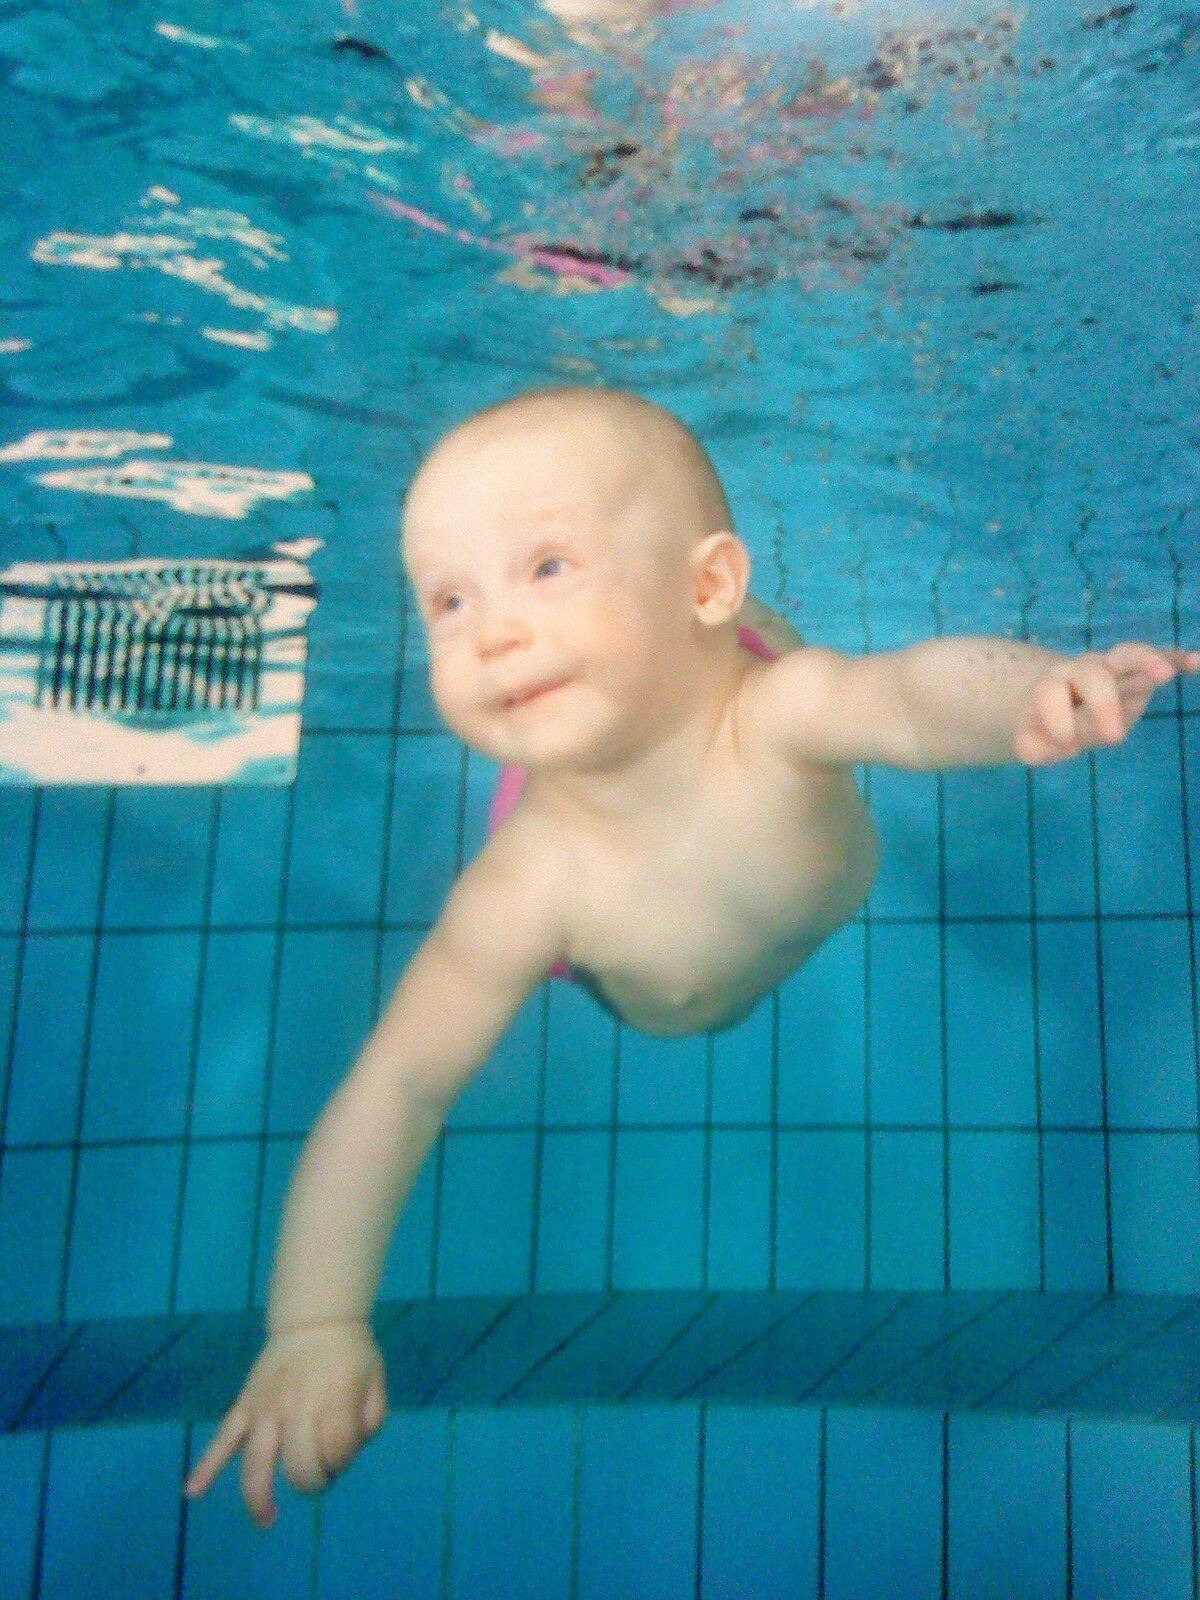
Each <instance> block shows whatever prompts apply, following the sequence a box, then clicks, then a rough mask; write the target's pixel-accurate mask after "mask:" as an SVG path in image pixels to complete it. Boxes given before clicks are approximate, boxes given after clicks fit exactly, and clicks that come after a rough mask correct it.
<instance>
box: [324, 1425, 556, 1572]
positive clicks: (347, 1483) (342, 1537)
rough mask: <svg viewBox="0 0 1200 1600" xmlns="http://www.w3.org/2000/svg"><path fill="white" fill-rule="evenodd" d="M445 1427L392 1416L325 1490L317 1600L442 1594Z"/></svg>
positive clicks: (444, 1541)
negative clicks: (342, 1475)
mask: <svg viewBox="0 0 1200 1600" xmlns="http://www.w3.org/2000/svg"><path fill="white" fill-rule="evenodd" d="M449 1421H450V1419H449V1414H448V1413H447V1412H445V1411H409V1412H403V1411H401V1412H396V1413H394V1414H393V1415H392V1416H391V1417H389V1418H388V1421H387V1423H386V1424H385V1426H384V1428H383V1430H382V1432H381V1433H380V1434H379V1435H378V1437H377V1438H376V1439H375V1440H374V1441H373V1442H372V1443H371V1445H370V1446H369V1448H368V1449H366V1450H364V1451H363V1453H362V1455H360V1456H359V1457H358V1458H357V1460H356V1461H355V1463H354V1470H353V1471H352V1472H348V1473H346V1474H345V1476H344V1477H342V1478H339V1479H338V1480H337V1482H336V1483H334V1485H333V1486H332V1488H331V1489H330V1490H329V1491H328V1493H327V1494H326V1496H325V1499H324V1501H323V1503H322V1507H321V1525H320V1539H319V1544H318V1549H317V1561H318V1567H317V1591H316V1592H317V1596H318V1597H319V1600H368V1597H370V1600H384V1596H387V1597H388V1600H429V1597H430V1596H431V1595H436V1594H440V1593H441V1592H442V1573H443V1570H444V1563H445V1560H446V1556H447V1554H448V1551H447V1548H446V1533H447V1524H446V1513H447V1505H446V1494H447V1487H448V1474H447V1462H448V1456H447V1450H448V1443H449ZM460 1439H461V1434H460ZM534 1566H535V1570H536V1563H535V1564H534Z"/></svg>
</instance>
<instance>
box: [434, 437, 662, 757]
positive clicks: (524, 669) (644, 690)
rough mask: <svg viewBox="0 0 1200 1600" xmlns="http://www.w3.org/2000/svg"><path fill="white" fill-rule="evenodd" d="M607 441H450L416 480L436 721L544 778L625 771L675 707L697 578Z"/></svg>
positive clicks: (626, 465)
mask: <svg viewBox="0 0 1200 1600" xmlns="http://www.w3.org/2000/svg"><path fill="white" fill-rule="evenodd" d="M636 478H637V474H636V471H634V470H633V469H632V465H631V463H630V462H629V461H628V460H623V459H622V457H621V452H620V450H619V449H618V448H617V447H616V446H615V445H614V444H613V441H612V440H611V439H609V438H608V437H607V436H605V435H604V434H603V432H600V433H598V434H597V436H596V437H594V438H586V437H585V438H583V439H581V438H580V436H579V429H578V426H575V428H574V429H573V431H572V432H571V433H568V432H566V431H563V432H562V434H561V436H560V437H557V438H556V437H553V436H550V437H547V430H546V429H544V428H543V429H539V430H537V432H536V433H532V432H531V431H529V430H526V431H524V432H522V431H519V430H516V429H513V428H506V429H503V430H501V431H499V432H497V433H495V434H494V435H488V434H487V433H486V432H485V434H484V436H483V437H482V438H474V439H471V440H470V441H469V442H467V441H462V442H459V441H454V440H452V441H451V442H450V443H449V445H448V447H444V448H443V449H442V450H440V451H439V452H438V453H437V454H436V455H435V456H434V458H433V459H432V460H431V461H430V462H429V463H427V465H426V467H425V468H424V469H423V470H422V472H421V473H420V474H419V475H418V479H417V481H416V483H415V484H414V485H413V489H412V491H411V492H410V494H409V498H408V502H407V504H406V508H405V527H404V550H405V558H406V562H407V565H408V569H409V574H410V577H411V579H412V583H413V587H414V590H415V592H416V595H417V599H418V603H419V605H420V608H421V614H422V617H423V618H424V621H425V625H426V628H427V631H428V637H429V665H430V681H431V685H432V690H433V697H434V700H435V702H436V704H437V706H438V709H439V711H440V712H441V714H442V716H443V717H444V718H445V720H446V722H447V723H448V724H449V726H450V727H451V728H453V729H454V731H455V732H456V733H457V734H458V735H459V736H460V737H461V738H462V739H463V740H465V741H466V742H467V743H468V744H470V745H472V746H474V747H475V748H476V749H478V750H481V751H483V752H485V753H486V754H488V755H490V756H493V757H495V758H496V759H498V760H503V761H508V762H512V763H515V764H517V765H520V766H525V767H531V768H546V767H559V768H567V767H571V768H578V769H587V768H592V767H596V766H599V765H602V764H604V763H607V762H610V761H614V760H619V759H620V758H621V757H622V756H624V755H628V754H629V753H631V752H632V751H633V750H635V749H636V748H637V746H638V744H639V742H640V741H644V740H645V739H647V738H649V737H652V736H653V734H654V732H655V730H656V728H658V727H659V726H662V725H664V719H669V718H670V715H671V714H672V711H673V709H674V708H675V707H677V706H678V704H679V700H680V695H681V693H682V692H683V689H684V685H685V684H686V676H687V674H686V658H687V652H688V649H689V640H690V638H691V626H692V623H691V614H690V609H689V604H688V584H687V567H686V558H685V555H684V554H683V553H682V552H681V550H680V548H679V546H678V541H675V540H672V539H671V538H670V537H669V530H668V529H666V528H665V527H664V526H663V515H662V511H661V508H660V507H657V506H656V504H655V503H654V502H653V500H651V499H649V498H648V497H647V496H645V495H643V494H640V493H639V492H638V485H637V481H636Z"/></svg>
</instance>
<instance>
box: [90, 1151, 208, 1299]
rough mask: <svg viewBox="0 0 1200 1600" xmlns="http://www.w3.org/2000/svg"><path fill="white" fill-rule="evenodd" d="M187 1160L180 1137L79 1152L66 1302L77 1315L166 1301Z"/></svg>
mask: <svg viewBox="0 0 1200 1600" xmlns="http://www.w3.org/2000/svg"><path fill="white" fill-rule="evenodd" d="M182 1164H183V1149H182V1146H181V1145H178V1144H161V1145H129V1146H116V1147H113V1148H106V1147H103V1146H101V1147H98V1148H91V1149H84V1150H83V1151H81V1152H80V1156H79V1175H78V1180H77V1188H76V1192H75V1207H74V1213H73V1217H72V1228H71V1243H70V1259H69V1261H68V1263H67V1292H66V1303H65V1308H64V1309H65V1312H66V1315H67V1316H68V1317H69V1318H70V1319H71V1320H73V1321H90V1320H94V1319H97V1318H104V1317H136V1316H152V1315H154V1314H155V1313H157V1312H163V1311H165V1310H166V1309H167V1300H168V1296H169V1292H170V1283H171V1266H172V1260H173V1256H174V1250H175V1219H176V1214H177V1211H178V1196H179V1188H180V1177H181V1168H182ZM130 1239H136V1240H137V1250H136V1251H135V1252H130V1250H129V1247H128V1245H129V1240H130Z"/></svg>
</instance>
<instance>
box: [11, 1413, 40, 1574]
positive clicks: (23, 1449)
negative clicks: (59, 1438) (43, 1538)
mask: <svg viewBox="0 0 1200 1600" xmlns="http://www.w3.org/2000/svg"><path fill="white" fill-rule="evenodd" d="M45 1466H46V1440H45V1438H44V1437H43V1436H42V1435H41V1434H37V1433H15V1434H9V1435H8V1436H6V1437H0V1572H3V1573H4V1574H5V1575H6V1576H5V1582H6V1583H8V1584H9V1585H10V1586H11V1592H12V1593H13V1594H14V1595H31V1594H34V1593H35V1592H36V1590H35V1585H36V1582H37V1568H38V1514H39V1510H40V1506H41V1498H42V1480H43V1477H44V1475H45Z"/></svg>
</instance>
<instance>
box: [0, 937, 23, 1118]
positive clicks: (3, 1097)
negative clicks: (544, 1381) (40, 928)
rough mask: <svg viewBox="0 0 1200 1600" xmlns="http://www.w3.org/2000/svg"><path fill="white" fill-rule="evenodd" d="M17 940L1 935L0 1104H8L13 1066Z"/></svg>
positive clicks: (18, 953) (18, 952)
mask: <svg viewBox="0 0 1200 1600" xmlns="http://www.w3.org/2000/svg"><path fill="white" fill-rule="evenodd" d="M20 953H21V952H20V950H19V948H18V944H17V940H16V939H15V938H11V937H9V936H7V935H0V1103H5V1102H7V1099H8V1086H9V1071H10V1068H11V1066H12V1062H11V1059H10V1053H9V1040H10V1039H11V1038H12V1029H13V1023H14V1019H15V1014H16V1009H17V968H18V964H19V962H18V957H19V955H20Z"/></svg>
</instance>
